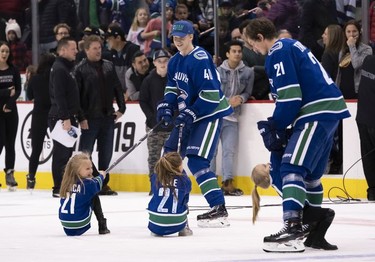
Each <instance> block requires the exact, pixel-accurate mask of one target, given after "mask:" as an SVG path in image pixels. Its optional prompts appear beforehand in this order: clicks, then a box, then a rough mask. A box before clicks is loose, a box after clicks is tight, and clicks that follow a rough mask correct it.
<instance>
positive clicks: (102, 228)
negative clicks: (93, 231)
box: [98, 218, 111, 235]
mask: <svg viewBox="0 0 375 262" xmlns="http://www.w3.org/2000/svg"><path fill="white" fill-rule="evenodd" d="M98 224H99V234H100V235H105V234H109V233H111V231H110V230H109V229H108V227H107V219H105V218H104V219H102V220H100V221H99V222H98Z"/></svg>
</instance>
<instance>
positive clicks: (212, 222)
mask: <svg viewBox="0 0 375 262" xmlns="http://www.w3.org/2000/svg"><path fill="white" fill-rule="evenodd" d="M197 225H198V227H203V228H208V227H211V228H222V227H229V226H230V224H229V222H228V219H227V218H226V217H220V218H216V219H200V220H198V221H197Z"/></svg>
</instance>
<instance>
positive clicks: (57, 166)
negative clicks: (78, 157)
mask: <svg viewBox="0 0 375 262" xmlns="http://www.w3.org/2000/svg"><path fill="white" fill-rule="evenodd" d="M57 121H61V120H57V119H56V118H48V126H49V128H50V130H53V128H54V127H55V124H56V122H57ZM70 122H71V124H72V125H73V126H78V124H77V122H76V120H75V118H74V117H71V118H70ZM73 150H74V146H73V147H71V148H70V147H66V146H64V145H62V144H60V143H59V142H56V141H55V140H53V153H52V177H53V185H54V186H53V191H54V192H59V191H60V186H61V181H62V177H63V175H64V168H65V165H66V164H67V163H68V161H69V158H70V157H71V156H72V154H73Z"/></svg>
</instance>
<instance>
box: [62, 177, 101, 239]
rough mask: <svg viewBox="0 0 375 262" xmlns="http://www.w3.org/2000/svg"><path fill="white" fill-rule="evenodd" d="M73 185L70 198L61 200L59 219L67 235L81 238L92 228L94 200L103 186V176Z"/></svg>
mask: <svg viewBox="0 0 375 262" xmlns="http://www.w3.org/2000/svg"><path fill="white" fill-rule="evenodd" d="M82 182H83V183H81V182H80V181H79V182H77V183H76V184H74V185H73V187H72V189H71V192H70V193H69V197H68V198H61V199H60V208H59V219H60V221H61V224H62V226H63V228H64V231H65V233H66V234H67V235H74V236H79V235H82V234H83V233H85V232H86V231H87V230H88V229H89V228H90V220H91V213H92V209H91V202H92V198H93V197H94V196H95V195H96V194H98V193H99V191H100V190H101V188H102V185H103V176H102V175H99V176H97V177H94V178H90V179H83V180H82Z"/></svg>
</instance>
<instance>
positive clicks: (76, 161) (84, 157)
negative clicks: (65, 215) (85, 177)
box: [60, 153, 91, 198]
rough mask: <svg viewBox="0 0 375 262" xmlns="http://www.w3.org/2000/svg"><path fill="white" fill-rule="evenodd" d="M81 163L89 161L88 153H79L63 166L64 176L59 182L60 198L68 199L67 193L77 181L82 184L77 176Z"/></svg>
mask: <svg viewBox="0 0 375 262" xmlns="http://www.w3.org/2000/svg"><path fill="white" fill-rule="evenodd" d="M83 161H91V158H90V155H89V154H88V153H79V154H77V155H75V156H72V157H71V158H70V159H69V161H68V163H67V164H66V166H65V170H64V175H63V179H62V182H61V187H60V197H62V198H65V197H68V193H69V192H70V191H71V189H72V186H73V185H74V184H76V183H77V182H78V181H80V182H81V183H82V184H83V182H82V179H81V177H80V176H79V169H80V168H81V165H82V162H83Z"/></svg>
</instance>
